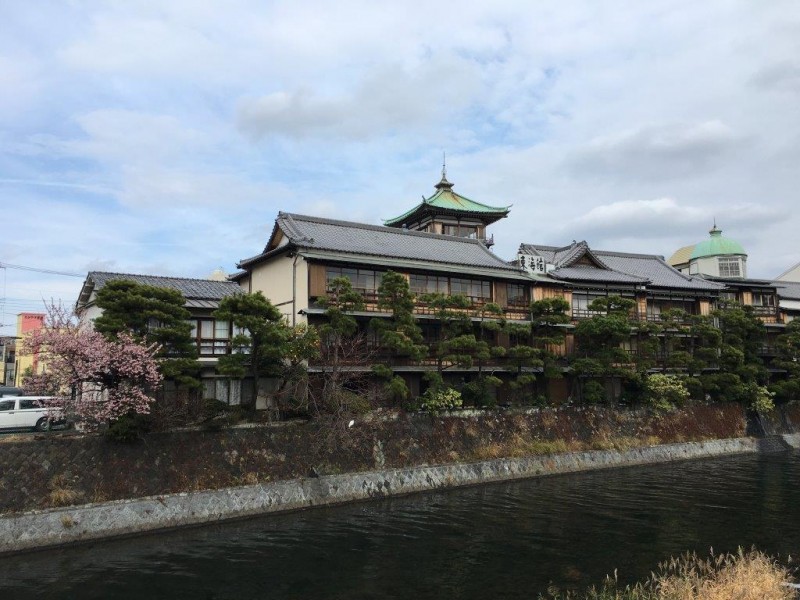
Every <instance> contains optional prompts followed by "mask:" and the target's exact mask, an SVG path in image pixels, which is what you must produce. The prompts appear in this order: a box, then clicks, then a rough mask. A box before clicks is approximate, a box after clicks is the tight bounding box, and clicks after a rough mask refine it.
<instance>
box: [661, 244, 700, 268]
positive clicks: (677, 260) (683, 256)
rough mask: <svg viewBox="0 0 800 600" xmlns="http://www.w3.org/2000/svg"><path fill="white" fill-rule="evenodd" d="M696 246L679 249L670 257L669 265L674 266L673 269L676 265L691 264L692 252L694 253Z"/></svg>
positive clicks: (691, 245)
mask: <svg viewBox="0 0 800 600" xmlns="http://www.w3.org/2000/svg"><path fill="white" fill-rule="evenodd" d="M694 246H695V245H694V244H690V245H688V246H684V247H683V248H678V249H677V250H676V251H675V252H674V253H673V254H672V256H670V257H669V260H667V263H668V264H670V265H672V266H673V267H674V266H676V265H683V264H686V263H688V262H689V260H690V259H691V258H692V252H693V251H694Z"/></svg>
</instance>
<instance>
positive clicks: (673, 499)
mask: <svg viewBox="0 0 800 600" xmlns="http://www.w3.org/2000/svg"><path fill="white" fill-rule="evenodd" d="M753 545H755V546H756V547H758V548H759V549H762V550H765V551H767V552H768V553H770V554H780V555H783V556H786V555H789V554H791V555H795V554H798V553H799V552H800V455H798V454H793V455H773V456H753V455H747V456H739V457H729V458H722V459H714V460H704V461H693V462H683V463H675V464H671V465H657V466H650V467H634V468H626V469H615V470H609V471H598V472H592V473H582V474H574V475H562V476H555V477H547V478H541V479H532V480H527V481H523V482H516V483H503V484H495V485H489V486H482V487H474V488H467V489H460V490H451V491H448V492H440V493H428V494H420V495H415V496H409V497H405V498H394V499H387V500H383V501H378V502H371V503H361V504H351V505H347V506H339V507H329V508H321V509H316V510H310V511H303V512H297V513H292V514H285V515H273V516H269V517H262V518H258V519H252V520H247V521H240V522H236V523H226V524H219V525H213V526H206V527H202V528H196V529H189V530H181V531H176V532H171V533H164V534H158V535H149V536H146V537H139V538H132V539H128V540H118V541H111V542H100V543H95V544H92V545H85V546H78V547H73V548H65V549H60V550H53V551H47V552H40V553H34V554H27V555H22V556H16V557H6V558H4V559H0V598H2V599H3V600H11V599H12V598H114V599H117V598H199V599H219V600H222V599H228V598H237V599H246V598H303V599H305V600H315V599H322V598H326V599H338V598H341V599H344V598H347V599H359V598H384V599H390V598H413V599H414V600H422V599H427V598H481V599H486V598H527V599H534V598H536V597H537V595H538V594H539V593H541V592H544V591H546V589H547V587H548V585H550V584H551V583H553V584H556V585H558V586H560V587H562V588H576V587H578V588H583V587H585V586H587V585H589V584H593V583H597V582H599V581H601V580H602V579H603V577H604V576H605V575H606V574H608V573H611V572H613V571H614V569H617V570H618V573H619V576H620V579H621V580H623V581H626V582H630V581H634V580H637V579H640V578H643V577H646V576H647V575H648V574H649V573H650V571H651V570H652V569H653V568H655V566H656V564H657V563H658V562H659V561H661V560H664V559H666V558H668V557H669V556H671V555H675V554H678V553H681V552H684V551H686V550H696V551H698V552H702V553H707V552H708V551H709V549H710V548H711V547H713V548H714V550H715V551H717V552H720V551H731V550H735V549H736V548H737V547H738V546H744V547H750V546H753Z"/></svg>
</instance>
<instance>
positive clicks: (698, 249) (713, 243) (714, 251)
mask: <svg viewBox="0 0 800 600" xmlns="http://www.w3.org/2000/svg"><path fill="white" fill-rule="evenodd" d="M708 233H709V234H710V235H711V237H709V238H708V239H707V240H703V241H702V242H700V243H699V244H696V245H695V247H694V250H692V256H691V257H690V260H691V259H694V258H705V257H707V256H725V255H730V254H742V255H744V256H747V252H745V250H744V248H742V245H741V244H740V243H739V242H737V241H736V240H732V239H730V238H724V237H722V230H721V229H718V228H717V224H716V223H714V227H712V228H711V230H710V231H709V232H708Z"/></svg>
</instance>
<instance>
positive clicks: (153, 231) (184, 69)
mask: <svg viewBox="0 0 800 600" xmlns="http://www.w3.org/2000/svg"><path fill="white" fill-rule="evenodd" d="M38 10H39V9H38V8H37V9H34V8H31V7H28V6H27V5H26V4H25V3H18V5H17V6H14V7H10V8H9V10H8V11H7V14H6V15H4V16H7V17H8V18H5V19H3V20H2V22H0V57H2V58H0V88H1V89H3V92H4V93H3V94H2V97H0V108H2V110H0V119H2V121H3V124H4V127H3V130H4V132H3V135H2V140H0V142H2V143H0V207H2V208H3V210H4V216H5V217H6V218H7V222H9V223H14V227H11V228H9V229H8V231H7V233H6V235H5V236H4V240H3V242H2V245H0V253H2V254H0V261H1V260H4V259H5V260H10V259H11V258H12V257H15V259H16V260H18V261H20V259H21V258H24V259H25V260H27V261H31V262H32V263H33V264H36V265H42V266H47V267H52V268H61V269H67V270H83V269H85V268H87V266H89V265H91V264H109V265H112V266H113V268H114V269H120V270H140V271H144V270H150V271H151V272H152V271H154V270H158V269H164V270H166V271H167V272H170V273H175V274H186V275H203V274H207V272H208V271H209V270H210V269H212V268H215V267H216V266H219V264H223V265H224V266H225V267H226V268H231V267H232V265H233V263H235V261H236V260H238V259H240V258H242V257H244V256H250V255H252V254H255V253H257V252H259V251H260V250H261V249H262V248H263V244H264V243H265V242H266V236H267V235H268V233H269V230H270V228H271V221H272V219H273V218H274V216H275V214H276V213H277V211H278V210H289V211H298V212H310V213H319V214H328V215H330V216H336V217H341V218H347V219H353V220H366V221H369V222H378V219H379V217H384V218H385V217H391V216H394V215H396V214H398V213H400V212H402V211H403V210H406V209H408V208H409V207H411V206H412V205H413V204H415V203H416V202H418V201H419V199H420V195H421V194H426V195H428V194H430V192H431V189H432V188H431V186H432V185H433V183H435V181H436V179H437V172H438V168H439V164H440V160H441V158H440V157H441V151H442V150H447V153H448V171H449V175H450V177H451V179H452V180H454V181H455V182H456V185H457V188H456V189H457V190H458V191H460V192H461V193H463V194H465V195H467V196H469V197H472V198H474V199H476V200H479V201H484V202H487V203H489V204H513V205H514V206H513V209H512V212H511V216H510V218H509V219H507V220H505V221H504V222H502V223H498V224H497V225H495V226H494V227H493V229H494V232H495V234H496V239H497V240H498V244H497V246H496V249H497V251H498V253H500V254H501V255H503V256H505V257H510V256H511V255H513V253H514V251H515V249H516V245H517V244H518V243H519V242H521V241H531V242H541V243H554V244H563V243H569V242H570V241H571V240H572V239H573V238H578V237H586V238H587V239H588V240H589V241H590V243H592V244H593V245H597V246H603V247H605V248H610V249H620V250H631V251H641V252H653V253H659V254H670V253H671V252H672V251H673V250H674V249H675V248H676V247H678V246H680V245H684V244H687V243H693V242H696V241H698V240H699V239H702V238H704V237H705V235H706V231H707V229H708V228H709V226H710V224H711V220H712V219H713V218H714V217H716V218H717V220H718V223H719V224H720V226H721V227H722V228H723V229H724V230H725V233H726V235H730V236H731V237H733V238H735V239H739V240H740V241H742V243H746V247H747V249H748V250H749V251H750V255H751V256H750V265H751V274H752V275H755V276H758V275H760V274H772V273H773V272H774V273H777V272H780V271H781V270H783V268H785V267H786V266H788V265H784V264H780V265H778V264H775V265H774V267H770V263H777V262H780V261H782V260H786V257H792V256H795V254H796V249H795V246H796V242H795V238H796V235H795V232H796V230H797V228H798V227H800V222H798V219H800V217H798V215H797V207H798V205H800V202H798V201H799V200H800V198H798V191H797V190H799V189H800V172H799V171H798V169H797V168H796V165H797V164H798V163H797V161H798V160H800V143H799V140H800V138H799V137H798V134H797V132H798V131H800V111H797V106H796V105H797V95H796V93H795V92H796V91H797V86H796V79H797V78H796V75H797V73H796V71H797V62H796V57H797V56H798V55H799V54H798V52H800V45H799V44H800V42H798V40H800V35H798V28H797V23H798V22H800V9H799V8H798V5H797V4H796V3H795V2H793V1H789V2H780V1H779V0H775V2H769V3H749V4H748V3H745V4H735V3H729V2H723V1H722V0H712V1H710V2H707V3H677V4H676V3H675V2H673V1H671V0H654V1H652V2H646V3H641V2H625V1H622V0H620V1H618V2H613V3H612V4H610V5H609V4H598V3H595V2H589V1H588V0H587V1H584V2H578V3H571V4H565V3H561V4H542V3H530V2H527V3H523V2H518V1H515V0H498V1H497V2H493V3H461V4H458V5H456V4H450V3H430V2H426V3H424V2H421V1H419V2H404V3H395V4H386V3H371V2H365V1H356V0H342V1H341V2H337V3H335V4H331V3H328V2H321V1H298V2H291V3H278V4H269V3H268V4H265V3H262V2H258V1H255V0H253V1H250V0H231V2H228V3H226V6H225V10H220V9H219V5H218V3H214V2H204V1H202V0H173V1H171V2H167V3H153V2H148V1H146V0H144V1H136V0H130V1H126V2H113V3H101V4H97V3H92V2H70V3H52V4H49V5H48V9H47V13H48V18H47V19H41V18H40V15H39V14H38ZM710 24H712V25H713V35H709V31H710V29H709V27H710V26H711V25H710ZM7 90H8V92H7V93H6V91H7ZM243 134H244V135H243ZM254 140H255V141H256V143H254ZM32 214H34V215H37V217H36V218H35V219H34V218H32V217H31V216H30V215H32ZM43 215H44V216H46V218H42V216H43ZM778 216H779V218H778ZM37 236H39V237H37ZM42 239H44V240H45V241H44V242H42V241H41V240H42ZM30 240H37V243H36V244H31V243H30ZM759 257H763V258H759ZM42 289H46V287H42Z"/></svg>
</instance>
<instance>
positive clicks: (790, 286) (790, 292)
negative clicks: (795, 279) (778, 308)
mask: <svg viewBox="0 0 800 600" xmlns="http://www.w3.org/2000/svg"><path fill="white" fill-rule="evenodd" d="M774 284H775V287H776V288H777V291H778V297H779V298H785V299H786V300H800V283H792V282H789V281H775V282H774Z"/></svg>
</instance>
